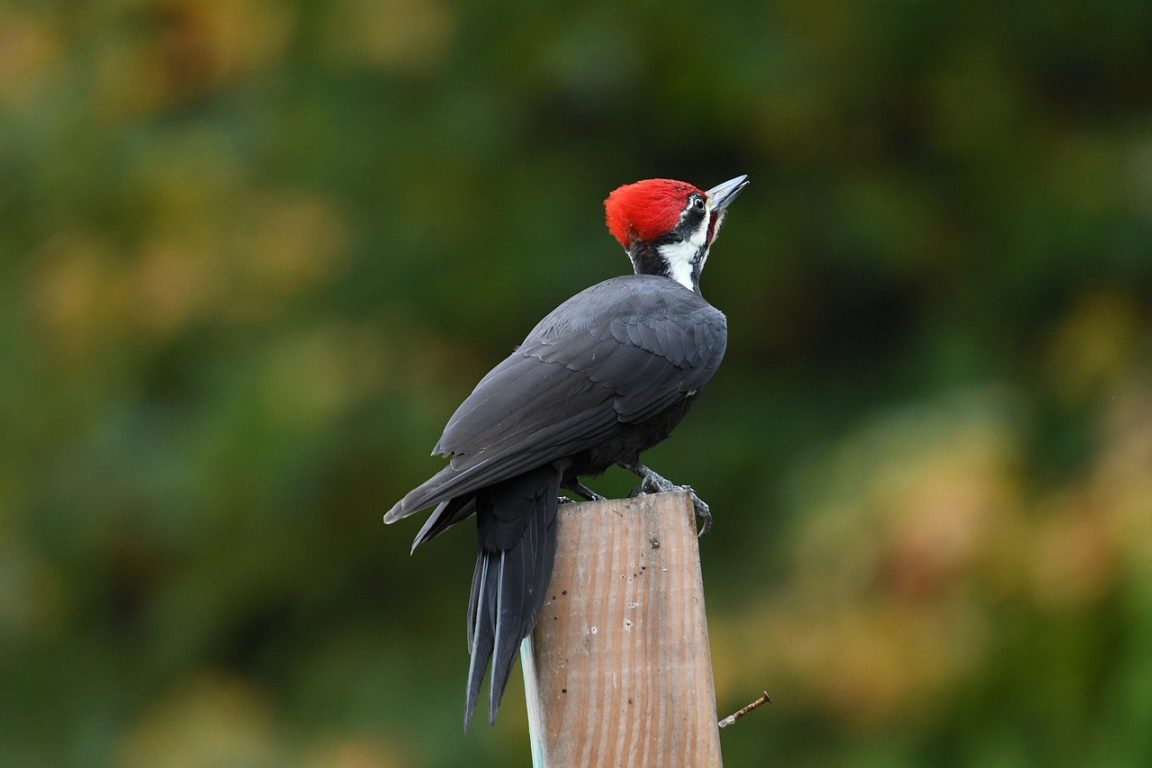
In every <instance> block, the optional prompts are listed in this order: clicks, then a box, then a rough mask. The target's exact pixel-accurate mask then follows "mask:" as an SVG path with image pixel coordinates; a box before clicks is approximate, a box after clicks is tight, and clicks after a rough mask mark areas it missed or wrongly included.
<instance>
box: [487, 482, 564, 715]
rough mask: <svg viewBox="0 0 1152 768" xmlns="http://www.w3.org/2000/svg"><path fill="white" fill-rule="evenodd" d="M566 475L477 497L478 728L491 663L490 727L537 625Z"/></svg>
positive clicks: (500, 486) (506, 484) (549, 574)
mask: <svg viewBox="0 0 1152 768" xmlns="http://www.w3.org/2000/svg"><path fill="white" fill-rule="evenodd" d="M559 493H560V472H559V470H557V469H556V468H555V467H553V466H552V465H551V464H548V465H546V466H544V467H541V468H539V469H535V470H532V471H531V472H528V473H526V474H523V475H520V476H519V477H515V478H512V479H511V480H506V481H504V482H502V483H498V484H496V485H493V486H489V487H488V488H484V489H482V490H480V491H479V492H477V494H476V524H477V528H478V531H479V544H480V551H479V553H478V554H477V556H476V572H475V574H474V575H473V577H472V596H471V598H470V599H469V601H468V652H469V654H471V656H472V662H471V664H470V665H469V668H468V695H467V703H466V705H465V711H464V727H465V728H468V725H469V723H471V722H472V714H473V712H474V711H475V709H476V700H477V699H478V698H479V696H480V684H481V683H482V682H483V680H484V670H485V668H486V667H487V666H488V661H489V659H491V661H492V679H491V682H490V683H489V691H488V694H489V695H488V722H489V723H495V722H496V712H497V710H498V709H499V708H500V698H501V696H503V695H504V687H505V686H506V685H507V684H508V676H509V675H510V674H511V672H512V663H513V661H514V660H515V658H516V650H517V648H518V647H519V645H520V641H521V640H523V639H524V638H525V637H527V635H528V633H529V632H531V631H532V628H533V627H534V626H535V625H536V617H537V616H538V615H539V614H540V609H541V608H542V607H543V605H544V598H545V594H546V590H547V589H548V582H549V581H550V580H551V579H552V563H553V561H554V560H555V558H556V504H557V500H556V499H557V495H558V494H559Z"/></svg>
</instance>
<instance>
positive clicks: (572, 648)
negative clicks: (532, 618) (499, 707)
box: [520, 493, 721, 768]
mask: <svg viewBox="0 0 1152 768" xmlns="http://www.w3.org/2000/svg"><path fill="white" fill-rule="evenodd" d="M559 526H560V528H559V531H558V537H559V550H558V552H557V554H556V566H555V569H554V571H553V574H552V584H551V586H550V587H549V589H548V596H547V602H546V603H545V604H544V609H543V610H542V611H541V612H540V618H539V621H538V622H537V624H536V630H535V632H533V634H532V635H531V636H529V637H528V638H526V639H525V640H524V644H523V646H522V647H521V649H520V652H521V661H522V664H523V667H524V680H525V692H526V695H527V698H528V724H529V731H530V734H531V740H532V765H533V766H535V768H577V767H583V766H612V768H617V767H620V768H655V767H656V766H667V767H668V768H673V767H676V766H694V767H695V766H701V767H707V768H711V766H719V765H720V764H721V761H720V731H719V728H718V727H717V718H716V694H715V690H714V689H713V684H712V664H711V656H710V654H709V652H708V626H707V624H706V621H705V616H704V585H703V581H702V579H701V575H700V553H699V549H698V547H697V542H696V524H695V519H694V517H693V512H692V502H691V499H690V497H689V496H688V495H687V494H686V493H661V494H656V495H648V496H639V497H637V498H635V499H619V500H609V501H602V502H592V503H586V504H565V505H562V506H561V507H560V516H559Z"/></svg>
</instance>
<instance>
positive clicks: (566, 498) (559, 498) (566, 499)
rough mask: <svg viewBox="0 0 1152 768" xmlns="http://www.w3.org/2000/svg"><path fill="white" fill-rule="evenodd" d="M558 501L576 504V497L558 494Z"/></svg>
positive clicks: (559, 502) (558, 502)
mask: <svg viewBox="0 0 1152 768" xmlns="http://www.w3.org/2000/svg"><path fill="white" fill-rule="evenodd" d="M556 503H557V504H575V503H576V499H570V498H568V497H567V496H557V497H556Z"/></svg>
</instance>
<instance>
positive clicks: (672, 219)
mask: <svg viewBox="0 0 1152 768" xmlns="http://www.w3.org/2000/svg"><path fill="white" fill-rule="evenodd" d="M747 183H748V177H747V176H737V177H736V178H734V179H732V180H730V181H726V182H724V183H723V184H721V185H719V186H717V187H714V188H712V189H710V190H708V191H707V192H704V191H703V190H700V189H698V188H696V187H694V186H692V185H691V184H688V183H685V182H682V181H672V180H669V179H649V180H646V181H639V182H636V183H635V184H628V185H625V186H622V187H620V188H619V189H617V190H615V191H614V192H612V194H610V195H609V196H608V199H607V200H605V201H604V209H605V218H606V222H607V224H608V229H609V230H610V231H611V233H612V235H613V236H614V237H615V238H616V239H617V240H618V241H619V242H620V244H621V245H622V246H624V249H625V250H626V251H627V253H628V257H629V258H630V259H631V260H632V266H633V268H634V270H635V274H634V275H627V276H624V277H614V278H612V279H610V280H605V281H604V282H602V283H599V284H597V285H594V286H592V287H591V288H588V289H587V290H584V291H581V292H580V293H578V294H576V295H575V296H573V297H572V298H570V299H568V300H567V301H565V302H564V303H563V304H561V305H560V306H559V307H557V308H556V309H554V310H553V311H552V312H551V313H550V314H549V315H548V316H547V317H545V318H544V319H543V320H541V321H540V322H539V324H537V326H536V327H535V328H533V329H532V332H531V333H529V334H528V336H527V338H525V339H524V342H523V343H522V344H521V345H520V346H519V347H518V348H517V349H516V351H515V352H513V353H512V354H511V355H509V356H508V357H507V358H506V359H505V360H504V361H503V362H501V363H500V364H499V365H497V366H496V367H495V368H493V369H492V370H491V371H490V372H489V373H488V375H487V376H485V377H484V378H483V379H481V380H480V383H479V384H477V385H476V388H475V389H474V390H473V391H472V394H471V395H469V396H468V398H467V399H466V400H465V401H464V402H463V403H462V404H461V405H460V407H459V408H457V409H456V413H454V414H453V415H452V418H451V419H449V420H448V426H447V427H445V428H444V434H443V435H442V436H441V438H440V442H439V443H437V444H436V448H435V449H434V450H433V454H435V455H441V456H446V457H450V462H449V464H448V466H446V467H445V468H444V469H442V470H440V471H439V472H437V473H436V474H435V475H433V476H432V477H430V478H429V479H428V480H426V481H425V482H424V483H422V484H421V485H420V486H418V487H417V488H415V489H414V490H412V491H411V492H409V493H408V494H407V495H406V496H405V497H404V498H403V499H401V500H400V501H399V502H397V504H396V506H394V507H392V509H391V510H390V511H389V512H388V514H386V515H385V516H384V522H386V523H393V522H395V521H397V520H400V519H401V518H404V517H407V516H408V515H411V514H413V513H414V512H417V511H419V510H421V509H425V508H427V507H431V506H433V505H435V506H436V509H435V511H433V513H432V514H431V516H429V518H428V520H427V522H425V523H424V527H423V528H421V529H420V532H419V533H418V534H417V535H416V540H415V542H413V544H412V548H413V549H415V548H416V547H417V546H418V545H420V544H421V543H423V542H425V541H427V540H429V539H431V538H432V537H434V536H436V535H438V534H440V533H441V532H443V531H444V530H445V529H447V528H449V527H450V526H452V525H455V524H456V523H459V522H461V521H462V520H464V519H465V518H467V517H469V516H470V515H472V514H475V515H476V525H477V528H478V530H479V553H478V555H477V557H476V570H475V573H474V575H473V577H472V594H471V597H470V598H469V601H468V652H469V654H470V655H471V664H470V666H469V670H468V689H467V696H466V704H465V713H464V727H465V728H467V727H468V724H469V723H470V722H471V720H472V713H473V712H474V711H475V708H476V700H477V698H478V697H479V694H480V686H481V683H482V682H483V678H484V671H485V668H486V667H487V666H488V662H489V659H491V661H492V679H491V682H490V683H489V699H488V721H489V722H490V723H495V721H496V712H497V709H498V708H499V706H500V698H501V696H502V695H503V693H504V688H505V686H506V685H507V683H508V676H509V674H510V673H511V671H512V663H513V660H514V658H515V654H516V649H517V646H518V645H519V644H520V641H521V640H522V639H524V637H526V636H527V635H528V633H529V632H531V631H532V628H533V626H534V625H535V624H536V617H537V616H538V615H539V613H540V609H541V608H542V606H543V603H544V596H545V594H546V590H547V589H548V582H549V581H550V580H551V578H552V563H553V559H554V557H555V554H556V507H557V504H558V503H559V493H560V489H561V488H564V489H567V490H569V491H571V492H573V493H575V494H578V495H580V496H583V497H584V498H587V499H601V498H603V497H602V496H600V495H599V494H597V493H595V492H594V491H592V490H591V489H589V488H588V487H587V486H585V485H584V484H583V483H582V482H581V480H580V478H581V476H585V475H598V474H600V473H601V472H603V471H604V470H606V469H607V468H608V467H611V466H612V465H613V464H616V465H619V466H621V467H624V468H625V469H628V470H630V471H632V472H634V473H636V474H637V475H638V476H639V477H640V478H641V480H642V482H641V486H640V490H641V491H644V492H659V491H669V490H674V489H677V488H678V486H676V485H674V484H673V483H671V482H669V481H668V480H665V479H664V478H663V477H661V476H660V475H658V474H656V473H655V472H653V471H652V470H651V469H649V468H648V467H646V466H644V465H643V464H641V463H640V453H641V452H642V451H645V450H647V449H648V448H651V447H652V446H654V445H656V444H657V443H659V442H660V441H661V440H663V439H664V438H666V437H668V435H669V434H670V433H671V431H672V428H673V427H675V426H676V424H677V423H679V421H680V419H682V418H683V417H684V414H685V413H686V412H687V410H688V407H689V406H690V405H691V404H692V401H693V400H694V398H695V397H696V393H697V392H699V390H700V388H701V387H703V386H704V385H705V384H707V383H708V381H709V379H711V378H712V374H714V373H715V372H716V369H717V368H718V367H719V365H720V360H721V358H723V356H724V348H725V344H726V340H727V333H728V332H727V324H726V321H725V318H724V315H723V314H722V313H721V312H720V311H719V310H718V309H716V308H715V307H713V306H712V305H711V304H709V303H708V302H707V301H705V300H704V299H703V297H701V295H700V271H701V270H702V269H703V268H704V262H705V261H706V260H707V259H708V249H709V248H710V247H711V246H712V242H713V241H714V240H715V239H716V233H717V231H718V230H719V229H720V224H721V222H722V221H723V219H724V214H725V211H726V210H727V208H728V204H729V203H730V202H732V200H733V199H734V198H735V197H736V195H737V193H739V192H740V190H741V189H743V188H744V186H745V185H746V184H747ZM692 497H693V503H694V504H695V507H696V512H697V515H698V516H700V518H701V533H704V532H706V531H707V530H708V528H709V527H710V526H711V516H710V514H709V512H708V507H707V505H706V504H704V503H703V502H701V501H700V499H699V498H698V497H697V496H696V495H695V493H693V494H692Z"/></svg>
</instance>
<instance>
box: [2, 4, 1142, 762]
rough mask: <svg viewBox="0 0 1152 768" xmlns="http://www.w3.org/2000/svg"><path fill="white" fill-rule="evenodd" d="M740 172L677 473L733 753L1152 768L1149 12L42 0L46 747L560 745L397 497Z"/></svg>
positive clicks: (157, 751)
mask: <svg viewBox="0 0 1152 768" xmlns="http://www.w3.org/2000/svg"><path fill="white" fill-rule="evenodd" d="M739 173H748V174H750V176H751V178H752V185H751V186H750V187H749V188H748V189H747V190H745V192H744V193H743V194H742V196H741V197H740V199H739V200H738V201H737V203H736V204H735V205H734V206H733V208H732V210H731V215H730V216H729V219H728V223H727V225H726V227H725V229H724V232H723V233H722V235H721V237H720V240H719V242H718V244H717V246H716V247H715V249H714V250H713V255H712V258H711V260H710V261H709V267H708V270H707V271H706V273H705V275H704V292H705V294H706V295H707V296H708V298H709V299H710V300H711V301H712V302H713V303H714V304H716V305H717V306H718V307H720V308H722V309H723V310H724V311H725V312H726V313H727V314H728V317H729V322H730V333H731V342H730V347H729V352H728V358H727V360H726V362H725V365H724V367H723V369H722V370H721V373H720V374H719V376H718V377H717V379H716V380H715V381H714V383H713V384H712V385H711V386H710V388H709V389H708V390H707V391H706V392H705V395H704V396H703V397H702V399H701V401H700V403H699V404H698V405H697V407H696V408H695V409H694V411H693V413H692V414H691V417H690V418H689V419H688V420H687V421H686V422H685V423H684V424H683V425H682V426H681V427H680V429H679V431H678V433H677V434H676V435H675V436H674V439H672V440H671V441H669V442H668V443H666V444H665V445H663V446H661V447H659V448H658V449H656V450H654V451H652V452H651V453H650V454H649V455H648V457H647V458H648V459H649V460H650V463H652V464H653V465H654V466H655V467H657V468H658V469H659V470H660V471H661V472H662V473H664V474H666V475H668V476H669V477H671V478H673V479H676V480H679V481H681V482H690V483H692V484H693V485H694V486H695V487H696V488H697V489H698V490H699V491H700V493H701V495H702V496H704V497H705V498H706V499H708V500H709V501H710V503H711V504H712V508H713V510H714V511H715V515H716V528H715V531H714V532H713V533H712V534H711V535H710V536H708V537H707V538H706V539H704V540H703V542H702V558H703V565H704V571H705V583H706V589H707V594H708V608H709V615H710V622H711V632H712V644H713V649H712V651H713V659H714V663H715V673H716V681H717V695H718V701H719V703H718V706H719V709H720V710H721V714H726V713H727V712H730V711H732V710H734V709H736V708H737V707H739V706H741V705H743V704H744V703H746V702H748V701H750V700H751V699H753V698H755V697H756V696H757V695H758V694H759V693H760V691H762V690H767V691H768V692H769V693H770V694H771V695H772V697H773V700H774V703H773V704H772V705H771V706H768V707H765V708H762V709H760V710H758V711H756V712H755V713H753V714H752V715H750V716H749V717H747V718H746V719H744V720H742V721H740V723H739V724H738V725H737V726H735V727H733V728H731V729H728V730H725V731H724V732H723V747H724V751H725V757H726V761H727V764H728V765H730V766H752V765H772V764H777V765H790V766H868V767H872V766H928V765H931V766H949V765H957V766H958V765H965V766H969V765H971V766H995V767H1000V766H1004V767H1009V766H1031V765H1046V766H1083V765H1093V766H1145V765H1149V764H1152V4H1150V3H1149V2H1148V1H1147V0H1064V1H1063V2H1056V3H1053V2H1040V1H1039V0H1036V1H1030V0H1029V1H1025V2H985V1H984V0H963V1H962V2H961V1H960V0H938V1H935V2H930V1H928V0H875V1H874V2H854V1H852V0H773V1H771V2H750V1H747V0H745V1H737V2H729V3H723V4H715V3H713V4H707V3H705V4H701V3H698V2H680V1H679V0H671V1H669V2H662V3H656V2H644V3H639V4H635V5H631V4H623V3H619V2H615V0H591V1H590V2H584V3H558V2H532V3H529V2H508V3H484V2H468V1H467V0H459V1H453V0H333V1H332V2H306V1H305V0H298V1H296V2H290V1H288V0H284V1H276V0H104V1H102V2H98V1H95V0H93V1H91V2H78V1H75V0H71V1H67V2H66V1H65V0H35V1H32V0H29V1H28V2H19V1H16V2H12V1H11V0H8V1H6V2H4V3H2V4H0V182H2V183H0V765H4V766H15V767H17V768H33V767H36V768H38V767H40V766H45V767H46V766H52V767H56V766H64V767H69V766H77V767H79V766H84V767H86V768H87V767H89V766H123V767H124V768H154V767H156V766H164V767H167V766H175V767H177V768H180V767H182V766H238V767H240V768H246V767H249V766H252V767H264V766H307V767H313V766H325V767H328V766H332V767H334V768H391V767H392V766H517V765H527V764H528V750H527V737H526V726H525V720H524V714H523V700H522V694H521V688H520V681H519V673H518V672H517V673H516V675H515V679H514V682H513V684H512V687H511V688H510V690H509V693H508V696H507V697H506V700H505V705H504V709H503V711H502V717H501V719H500V721H499V723H498V724H497V726H496V727H495V728H494V729H489V728H488V727H487V726H486V725H480V726H479V727H475V728H474V729H473V731H472V732H471V733H469V734H467V735H465V734H464V733H463V732H462V729H461V717H462V711H463V693H464V676H465V671H466V668H467V657H466V654H465V648H464V609H465V603H466V599H467V588H468V581H469V579H470V576H471V571H472V548H473V541H474V540H473V536H472V533H471V530H470V529H467V528H465V529H462V530H459V531H456V532H454V533H453V534H451V535H447V536H445V537H443V538H442V539H439V540H437V541H435V542H434V543H433V545H431V546H429V547H427V548H424V549H422V550H420V551H418V552H417V553H416V554H415V555H414V556H412V557H409V555H408V546H409V542H410V541H411V537H412V536H413V535H414V534H415V532H416V529H417V527H418V522H417V521H415V520H409V521H407V522H405V523H403V524H399V525H397V526H394V527H385V526H383V525H382V524H381V522H380V516H381V514H382V513H383V512H384V511H385V510H386V509H387V508H388V507H389V506H390V505H391V504H392V503H393V502H394V501H395V500H396V499H397V498H398V497H399V496H400V495H401V494H402V493H403V492H404V491H406V490H407V489H408V488H410V487H411V486H413V485H415V484H416V483H417V482H419V481H420V480H422V479H423V478H424V477H425V476H426V475H428V474H429V473H431V472H432V471H434V470H435V469H436V468H437V467H439V466H440V462H439V461H438V460H435V459H432V458H430V457H429V456H428V451H429V450H430V449H431V447H432V445H433V444H434V443H435V441H436V439H437V437H438V436H439V430H440V428H441V427H442V425H443V423H444V421H445V420H446V418H447V416H448V415H449V414H450V413H451V411H452V409H453V408H454V407H455V405H456V404H457V403H458V402H459V401H460V400H461V399H462V398H463V397H464V396H465V395H466V394H467V393H468V391H469V390H470V389H471V386H472V385H473V384H474V383H475V381H476V380H477V379H478V378H479V377H480V376H481V375H482V374H483V373H484V372H485V371H486V370H487V369H488V367H489V366H491V365H492V364H493V363H494V362H496V361H497V360H498V359H500V358H501V357H502V356H503V355H504V354H506V353H507V352H508V351H509V350H510V349H511V347H512V346H513V345H515V344H516V343H517V342H518V341H519V339H520V338H521V337H522V336H523V334H524V333H525V332H526V331H527V330H528V329H529V328H530V327H531V326H532V325H533V324H534V323H535V321H536V320H537V319H538V318H539V317H540V316H541V315H542V314H543V313H544V312H546V311H547V310H548V309H550V308H551V307H553V306H554V305H555V304H557V303H558V302H560V301H561V300H563V299H564V298H566V297H567V296H569V295H570V294H572V293H575V292H576V291H578V290H579V289H581V288H583V287H585V286H587V285H590V284H592V283H594V282H596V281H598V280H601V279H604V278H607V277H609V276H612V275H616V274H620V273H622V272H624V271H626V269H627V262H626V260H625V258H624V256H623V255H622V253H621V252H620V251H619V248H618V246H616V244H615V243H614V242H613V241H612V240H611V239H610V237H609V236H608V235H607V233H606V232H605V231H604V228H603V225H602V210H601V200H602V199H603V198H604V196H605V195H606V194H607V192H608V191H609V190H611V189H612V188H614V187H615V186H617V185H619V184H622V183H626V182H630V181H634V180H636V179H639V178H645V177H650V176H670V177H675V178H684V179H688V180H691V181H693V182H695V183H697V184H698V185H700V186H705V187H706V186H710V185H713V184H716V183H719V182H721V181H723V180H725V179H728V178H730V177H732V176H735V175H736V174H739ZM632 483H633V480H632V479H631V478H630V477H627V476H625V475H623V473H616V472H610V473H608V474H607V475H606V476H605V477H604V478H602V479H601V480H600V481H599V483H598V484H597V487H598V488H600V489H601V490H604V491H606V492H608V493H612V494H622V493H625V492H626V491H627V490H628V489H629V488H630V486H631V485H632Z"/></svg>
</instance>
